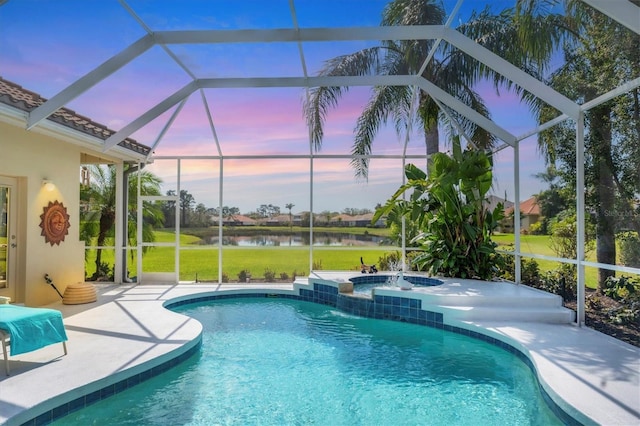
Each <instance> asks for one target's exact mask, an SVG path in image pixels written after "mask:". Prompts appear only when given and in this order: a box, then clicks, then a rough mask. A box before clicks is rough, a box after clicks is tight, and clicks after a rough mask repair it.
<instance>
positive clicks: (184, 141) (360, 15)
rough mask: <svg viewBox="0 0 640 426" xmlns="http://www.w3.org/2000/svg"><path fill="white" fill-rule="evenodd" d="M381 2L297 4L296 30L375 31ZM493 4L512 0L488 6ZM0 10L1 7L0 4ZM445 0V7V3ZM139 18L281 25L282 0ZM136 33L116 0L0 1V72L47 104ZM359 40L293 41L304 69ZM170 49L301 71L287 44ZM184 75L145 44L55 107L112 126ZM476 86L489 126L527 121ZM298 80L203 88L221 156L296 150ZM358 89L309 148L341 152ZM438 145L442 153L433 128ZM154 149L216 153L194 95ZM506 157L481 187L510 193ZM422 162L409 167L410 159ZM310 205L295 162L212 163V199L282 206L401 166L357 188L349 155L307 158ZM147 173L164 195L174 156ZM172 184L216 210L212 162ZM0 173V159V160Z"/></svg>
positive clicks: (300, 147) (374, 190)
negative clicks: (317, 144)
mask: <svg viewBox="0 0 640 426" xmlns="http://www.w3.org/2000/svg"><path fill="white" fill-rule="evenodd" d="M386 3H387V1H386V0H322V1H316V0H297V1H295V8H296V12H297V19H298V23H299V25H300V27H303V28H305V27H343V26H375V25H378V24H379V22H380V14H381V11H382V9H383V7H384V5H385V4H386ZM487 3H488V2H485V1H477V0H466V2H465V4H464V6H463V9H462V10H461V11H460V13H459V14H458V15H457V16H458V18H457V19H455V20H454V25H453V26H454V27H455V26H456V25H457V24H456V23H458V22H460V21H464V20H465V19H466V17H468V15H469V13H470V11H471V10H472V9H477V10H480V9H482V8H484V7H485V4H487ZM489 3H490V4H491V5H492V7H493V10H495V11H498V10H501V9H502V8H503V7H505V6H508V5H510V4H512V1H506V0H505V1H493V2H489ZM0 4H2V2H0ZM454 4H455V1H453V0H447V1H445V6H446V9H447V11H451V10H452V9H453V6H454ZM124 5H125V6H127V7H130V8H131V9H132V10H133V11H134V12H135V14H136V15H137V16H138V17H139V19H140V20H141V21H142V22H143V23H144V25H146V26H148V27H149V28H151V29H152V30H153V31H160V30H187V29H235V28H256V29H268V28H291V27H292V18H291V13H290V10H289V2H288V0H269V1H265V0H248V1H247V0H240V1H239V0H227V1H220V0H209V1H204V0H202V1H191V0H189V1H171V0H168V1H157V0H154V1H149V0H128V1H126V2H124ZM144 34H145V31H144V29H143V27H142V26H141V25H140V23H139V22H137V21H136V19H134V18H133V17H132V16H131V15H130V14H129V13H128V12H127V10H126V8H125V7H123V5H122V4H121V2H118V1H116V0H64V1H62V2H61V1H53V0H10V1H8V2H6V3H4V4H2V6H0V76H2V77H3V78H5V79H7V80H10V81H13V82H15V83H17V84H20V85H21V86H23V87H24V88H26V89H28V90H31V91H34V92H36V93H39V94H41V95H42V96H44V97H45V98H50V97H52V96H54V95H55V94H57V93H58V92H60V91H61V90H62V89H64V88H65V87H66V86H68V85H69V84H71V83H73V82H74V81H75V80H77V79H78V78H80V77H82V76H83V75H85V74H86V73H88V72H89V71H91V70H93V69H95V68H96V67H98V66H99V65H100V64H101V63H103V62H104V61H105V60H107V59H108V58H110V57H112V56H113V55H115V54H117V53H118V52H120V51H121V50H123V49H125V48H126V47H127V46H128V45H129V44H131V43H133V42H134V41H136V40H138V39H139V38H140V37H142V36H144ZM371 44H372V43H368V44H367V43H366V42H331V43H327V42H313V43H305V44H304V45H303V49H304V55H305V60H306V65H307V69H308V71H309V74H310V75H314V74H316V72H317V71H318V70H319V69H320V68H321V66H322V63H323V61H324V60H327V59H330V58H332V57H335V56H338V55H340V54H344V53H351V52H354V51H357V50H359V49H362V48H363V47H366V46H368V45H371ZM169 49H170V50H171V52H172V53H173V54H174V55H175V56H176V57H178V58H179V59H180V60H181V61H182V62H183V63H184V65H185V66H186V67H188V68H189V69H190V70H191V71H192V72H193V73H194V74H195V76H196V77H197V78H207V77H276V76H302V67H301V62H300V56H299V52H298V46H297V44H295V43H269V44H250V43H244V44H240V43H239V44H231V45H230V44H227V45H221V44H217V45H171V46H170V47H169ZM190 80H191V77H190V76H189V75H188V74H187V73H186V72H185V71H184V70H183V69H182V68H181V67H180V66H179V65H177V64H176V63H175V62H174V60H173V59H172V58H171V56H170V55H169V54H168V53H167V52H166V51H165V50H163V49H162V48H161V47H160V46H155V47H153V48H151V49H150V50H148V51H147V52H146V53H144V54H143V55H141V56H140V57H138V58H136V59H135V60H133V61H132V62H131V63H129V64H127V65H126V66H125V67H123V68H122V69H120V70H119V71H117V72H115V73H114V74H113V75H111V76H109V78H107V79H105V80H104V81H102V82H100V83H98V84H97V85H96V86H94V87H93V88H91V89H90V90H88V91H87V92H86V93H84V94H82V95H81V96H79V97H78V98H76V99H75V100H73V101H72V102H71V103H70V104H69V105H67V107H68V108H71V109H73V110H75V111H76V112H78V113H79V114H81V115H84V116H87V117H90V118H91V119H93V120H95V121H97V122H100V123H103V124H105V125H107V126H108V127H110V128H112V129H114V130H119V129H120V128H122V127H123V126H124V125H125V124H127V123H129V122H130V121H132V120H134V119H135V118H137V117H138V116H140V115H141V114H143V113H144V112H145V111H146V110H148V109H149V108H151V107H153V106H154V105H155V104H157V103H158V102H160V101H162V100H163V99H165V98H166V97H167V96H169V95H170V94H172V93H173V92H175V91H176V90H178V89H179V88H181V87H183V86H184V85H185V84H187V83H188V82H189V81H190ZM477 90H478V91H479V92H480V93H481V94H483V97H484V99H485V102H486V103H487V104H488V105H489V108H490V111H491V113H492V117H493V119H494V121H496V122H497V123H498V124H499V125H501V126H502V127H504V128H505V129H506V130H508V131H509V132H511V133H512V134H515V135H521V134H523V133H525V132H526V131H528V130H530V129H532V128H533V127H535V124H534V120H533V118H532V117H531V115H530V113H529V111H528V109H527V107H526V106H525V105H522V104H520V102H519V101H518V99H517V98H516V97H515V96H514V95H512V94H510V93H501V94H500V96H498V95H497V94H496V93H495V90H494V89H493V88H491V87H490V86H488V85H487V86H481V87H478V88H477ZM304 93H305V92H304V89H303V88H262V89H254V88H251V89H207V90H205V97H206V100H207V103H208V106H209V108H210V111H211V115H212V117H213V123H214V126H215V132H216V134H217V137H218V140H219V141H220V148H221V150H222V153H223V154H224V155H225V156H236V155H255V156H258V155H269V154H271V155H306V154H309V143H308V130H307V127H306V125H305V122H304V119H303V115H302V100H303V98H304ZM369 94H370V89H369V88H362V87H360V88H353V89H351V90H350V92H349V93H348V95H347V96H345V97H344V98H343V99H342V101H341V102H340V106H339V108H337V109H335V110H333V111H332V112H331V113H330V114H329V117H328V121H327V126H326V129H325V141H324V144H323V147H322V150H321V152H320V154H349V153H350V151H351V145H352V140H353V128H354V126H355V124H356V120H357V117H358V116H359V115H360V113H361V111H362V109H363V106H364V105H365V104H366V101H367V99H368V97H369ZM173 111H174V108H171V109H170V110H169V111H167V112H166V113H164V114H162V115H161V116H160V117H158V118H157V119H156V120H154V121H153V122H152V123H150V124H149V125H147V126H145V127H144V128H142V129H141V130H139V131H138V132H136V133H135V134H133V135H132V137H133V138H134V139H136V140H138V141H139V142H141V143H144V144H146V145H149V146H151V145H153V144H154V142H155V141H156V139H157V138H158V137H159V135H160V132H161V130H162V128H163V127H164V126H165V124H166V123H167V120H168V119H169V117H170V116H171V114H172V113H173ZM441 139H442V141H441V149H442V150H446V149H447V148H448V144H447V143H446V141H445V132H444V131H443V132H442V133H441ZM403 142H404V140H399V138H398V136H397V135H396V133H395V130H394V129H393V126H392V125H390V126H389V127H388V128H385V129H382V130H381V132H380V133H379V135H378V137H377V138H376V140H375V143H374V146H373V153H374V154H401V153H402V144H403ZM155 153H156V155H158V156H175V155H189V156H196V155H198V156H204V155H217V154H218V150H217V147H216V144H215V140H214V137H213V135H212V132H211V129H210V127H209V121H208V119H207V116H206V114H205V107H204V105H203V101H202V98H201V95H200V93H199V92H195V93H194V94H193V95H191V97H190V98H189V99H188V101H187V102H186V104H185V106H184V108H183V109H182V111H181V112H180V114H179V115H178V117H177V119H176V120H175V122H174V123H173V125H172V126H171V128H170V129H169V130H168V132H167V133H166V134H165V135H164V137H163V139H162V140H161V142H160V144H159V146H158V147H157V149H156V150H155ZM408 153H410V154H423V153H424V138H423V136H422V135H421V134H420V133H419V132H414V133H413V134H411V137H410V142H409V149H408ZM520 156H521V159H522V166H521V167H522V169H521V179H522V185H521V197H520V198H521V199H526V198H528V197H529V196H531V195H532V194H534V193H536V192H539V191H540V190H541V189H544V187H543V184H542V183H541V182H540V181H539V180H537V179H534V178H533V177H532V175H533V174H535V173H538V172H541V171H543V168H544V165H543V163H542V161H541V160H540V158H539V155H538V153H537V148H536V141H535V138H529V139H528V140H526V141H524V143H523V144H522V146H521V153H520ZM512 160H513V151H512V150H511V149H505V150H503V151H501V152H500V153H499V154H498V155H497V157H496V168H495V174H496V182H495V185H494V186H495V188H494V193H496V195H499V196H504V195H505V193H506V195H507V197H508V198H509V199H510V200H513V198H514V190H513V183H512V181H513V161H512ZM415 162H416V164H418V165H419V166H421V167H423V166H424V164H423V163H422V162H421V161H415ZM313 167H314V178H313V179H314V193H315V195H314V202H313V203H314V205H313V206H311V205H310V200H309V196H308V192H309V185H310V182H309V160H308V159H271V160H263V159H253V160H242V161H241V160H227V161H225V163H224V174H225V183H224V189H223V193H224V201H223V203H224V205H227V206H234V207H239V208H240V210H241V211H242V212H249V211H252V210H255V209H256V208H257V207H258V206H259V205H261V204H274V205H277V206H280V207H281V209H282V211H283V212H285V211H286V209H285V204H287V203H293V204H294V205H295V207H294V208H293V211H294V212H297V211H303V210H309V209H310V208H311V207H313V210H314V211H317V212H320V211H323V210H332V211H341V210H342V209H344V208H346V207H350V208H368V209H373V208H374V207H375V205H376V204H378V203H384V202H385V200H386V199H387V198H388V197H389V196H390V195H391V194H392V193H393V192H394V191H395V189H397V187H398V186H399V184H400V182H401V177H402V174H401V168H400V167H401V163H400V160H372V161H371V167H370V177H369V181H368V182H366V183H365V182H357V181H355V179H354V178H353V170H352V169H351V168H350V166H349V160H348V159H326V160H317V161H315V162H314V166H313ZM149 170H152V171H154V172H155V173H157V174H158V175H160V176H162V177H163V179H164V180H165V184H164V186H163V191H166V190H169V189H174V188H175V177H174V176H173V175H174V173H175V170H176V165H175V161H171V162H169V161H157V162H156V163H155V164H153V165H151V166H149ZM181 171H182V178H181V188H182V189H187V190H188V191H189V192H190V193H191V194H193V195H194V197H195V199H196V202H198V203H203V204H205V205H206V206H207V207H216V206H217V204H218V194H219V182H218V173H219V161H218V160H206V161H202V160H188V161H187V160H185V161H184V162H183V163H182V164H181ZM0 174H1V166H0Z"/></svg>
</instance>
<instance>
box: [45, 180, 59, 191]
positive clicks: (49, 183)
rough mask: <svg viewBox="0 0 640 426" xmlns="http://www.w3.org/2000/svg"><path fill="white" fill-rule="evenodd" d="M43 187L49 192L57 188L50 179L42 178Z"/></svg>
mask: <svg viewBox="0 0 640 426" xmlns="http://www.w3.org/2000/svg"><path fill="white" fill-rule="evenodd" d="M42 187H43V188H44V189H45V191H48V192H51V191H53V190H54V189H56V185H55V184H54V183H53V182H52V181H50V180H48V179H42Z"/></svg>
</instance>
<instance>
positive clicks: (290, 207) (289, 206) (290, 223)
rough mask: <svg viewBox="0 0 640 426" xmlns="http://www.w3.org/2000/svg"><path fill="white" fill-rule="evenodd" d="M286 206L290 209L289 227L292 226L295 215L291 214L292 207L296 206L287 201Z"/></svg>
mask: <svg viewBox="0 0 640 426" xmlns="http://www.w3.org/2000/svg"><path fill="white" fill-rule="evenodd" d="M284 207H285V208H286V209H288V210H289V228H291V227H292V226H293V215H292V214H291V209H292V208H294V207H295V204H293V203H287V204H285V205H284Z"/></svg>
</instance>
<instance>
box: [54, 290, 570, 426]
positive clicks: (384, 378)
mask: <svg viewBox="0 0 640 426" xmlns="http://www.w3.org/2000/svg"><path fill="white" fill-rule="evenodd" d="M176 311H178V312H181V313H183V314H185V315H189V316H192V317H194V318H196V319H198V320H199V321H200V322H202V324H203V325H204V327H205V331H204V335H203V346H202V350H201V352H199V353H198V354H197V355H195V356H193V357H191V358H190V359H188V360H187V361H185V362H184V363H182V364H180V365H178V366H177V367H175V368H173V369H171V370H169V371H168V372H166V373H163V374H162V375H159V376H156V377H154V378H152V379H150V380H148V381H145V382H143V383H141V384H139V385H137V386H134V387H132V388H130V389H127V390H125V391H123V392H121V393H118V394H116V395H115V396H112V397H110V398H108V399H106V400H103V401H101V402H99V403H96V404H94V405H91V406H89V407H87V408H84V409H82V410H80V411H77V412H75V413H73V414H71V415H69V416H66V417H64V418H62V419H60V420H59V421H58V422H57V423H55V424H59V425H90V424H105V425H106V424H109V425H115V424H117V425H126V424H130V425H332V426H334V425H335V426H337V425H474V426H475V425H545V426H546V425H556V424H558V425H559V424H561V422H560V421H559V420H558V419H557V418H556V417H555V416H554V415H553V413H552V412H551V411H550V410H549V408H548V407H547V405H546V404H545V402H544V401H543V399H542V397H541V395H540V393H539V391H538V385H537V382H536V380H535V379H534V377H533V376H532V373H531V371H530V369H529V368H528V367H527V366H526V365H525V364H524V363H523V362H522V361H521V360H520V359H518V358H517V357H515V356H513V355H512V354H509V353H508V352H506V351H504V350H502V349H500V348H497V347H495V346H493V345H490V344H488V343H485V342H482V341H479V340H477V339H471V338H469V337H465V336H462V335H458V334H456V333H451V332H447V331H443V330H437V329H434V328H431V327H424V326H419V325H413V324H406V323H400V322H393V321H383V320H375V319H367V318H361V317H356V316H350V315H346V314H344V313H341V312H339V311H337V310H335V309H333V308H331V307H328V306H325V305H319V304H314V303H310V302H301V301H295V300H285V299H227V300H221V301H216V302H208V303H207V304H198V305H185V306H181V307H179V308H176Z"/></svg>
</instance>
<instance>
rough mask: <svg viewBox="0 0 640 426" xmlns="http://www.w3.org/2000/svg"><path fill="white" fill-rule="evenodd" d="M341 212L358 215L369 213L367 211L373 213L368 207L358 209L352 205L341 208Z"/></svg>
mask: <svg viewBox="0 0 640 426" xmlns="http://www.w3.org/2000/svg"><path fill="white" fill-rule="evenodd" d="M342 213H344V214H346V215H349V216H360V215H363V214H369V213H373V212H372V211H371V210H369V209H358V208H353V207H347V208H345V209H343V210H342Z"/></svg>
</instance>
